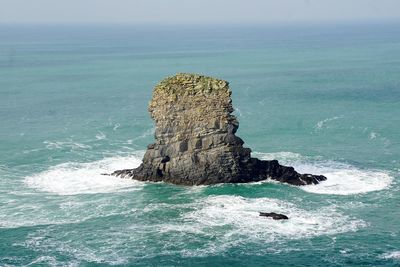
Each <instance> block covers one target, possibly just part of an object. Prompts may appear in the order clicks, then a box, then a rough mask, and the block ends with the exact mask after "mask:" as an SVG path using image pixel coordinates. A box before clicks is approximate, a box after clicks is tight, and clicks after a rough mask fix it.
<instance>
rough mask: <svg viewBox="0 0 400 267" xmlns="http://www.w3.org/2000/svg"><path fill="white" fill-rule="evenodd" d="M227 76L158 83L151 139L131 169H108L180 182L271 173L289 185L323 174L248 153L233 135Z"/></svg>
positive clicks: (320, 178)
mask: <svg viewBox="0 0 400 267" xmlns="http://www.w3.org/2000/svg"><path fill="white" fill-rule="evenodd" d="M230 96H231V91H230V90H229V87H228V82H226V81H223V80H218V79H213V78H210V77H205V76H200V75H195V74H178V75H176V76H173V77H169V78H167V79H165V80H163V81H162V82H161V83H160V84H158V85H157V86H156V87H155V89H154V92H153V98H152V100H151V102H150V105H149V111H150V113H151V116H152V118H153V119H154V121H155V123H156V131H155V139H156V142H155V143H154V144H151V145H149V146H148V149H147V151H146V153H145V155H144V158H143V163H142V164H141V165H140V166H139V167H138V168H136V169H126V170H118V171H115V172H113V173H112V175H115V176H118V177H123V178H132V179H136V180H140V181H154V182H159V181H165V182H169V183H174V184H182V185H201V184H206V185H207V184H217V183H247V182H256V181H261V180H266V179H272V180H276V181H279V182H283V183H288V184H292V185H307V184H317V183H319V182H320V181H323V180H326V177H324V176H322V175H311V174H299V173H298V172H296V171H295V170H294V169H293V168H292V167H286V166H282V165H280V164H279V163H278V161H276V160H271V161H266V160H259V159H256V158H252V157H251V155H250V153H251V150H250V149H249V148H245V147H243V143H244V142H243V140H242V139H241V138H239V137H237V136H236V135H235V133H236V131H237V129H238V127H239V123H238V121H237V119H236V117H235V116H234V115H232V114H231V113H232V112H233V107H232V100H231V97H230Z"/></svg>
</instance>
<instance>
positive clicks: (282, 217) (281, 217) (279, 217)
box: [260, 212, 289, 220]
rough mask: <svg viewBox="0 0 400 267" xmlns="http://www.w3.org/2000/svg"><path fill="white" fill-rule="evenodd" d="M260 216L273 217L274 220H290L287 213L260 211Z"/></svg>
mask: <svg viewBox="0 0 400 267" xmlns="http://www.w3.org/2000/svg"><path fill="white" fill-rule="evenodd" d="M260 216H263V217H271V218H272V219H274V220H288V219H289V217H288V216H286V215H285V214H280V213H275V212H260Z"/></svg>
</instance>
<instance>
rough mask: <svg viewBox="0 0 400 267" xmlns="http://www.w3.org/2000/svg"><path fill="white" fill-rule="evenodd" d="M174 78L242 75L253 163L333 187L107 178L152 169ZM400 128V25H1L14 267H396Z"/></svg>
mask: <svg viewBox="0 0 400 267" xmlns="http://www.w3.org/2000/svg"><path fill="white" fill-rule="evenodd" d="M177 72H195V73H201V74H205V75H209V76H215V77H218V78H221V79H225V80H228V81H229V82H230V87H231V90H232V91H233V104H234V106H235V108H236V111H235V114H236V115H237V117H238V119H239V122H240V128H239V131H238V135H239V136H240V137H241V138H242V139H244V140H245V145H246V146H247V147H250V148H252V150H253V155H255V156H258V157H261V158H276V159H278V160H280V161H281V162H282V163H285V164H289V165H293V166H294V167H295V168H296V169H298V170H299V171H301V172H312V173H316V174H324V175H326V176H327V177H328V181H326V182H324V183H321V184H320V185H318V186H306V187H302V188H298V187H292V186H288V185H282V184H276V183H269V182H264V183H253V184H245V185H217V186H201V187H182V186H174V185H168V184H163V183H157V184H152V183H141V182H136V181H130V180H121V179H118V178H113V177H107V176H101V175H99V174H100V173H103V172H110V171H112V170H115V169H120V168H130V167H134V166H137V165H138V164H140V160H141V157H142V155H143V152H144V150H145V148H146V145H147V144H148V143H151V142H152V140H153V131H154V128H153V123H152V121H151V119H150V117H149V114H148V113H147V104H148V102H149V100H150V98H151V94H152V88H153V87H154V86H155V85H156V84H157V82H159V81H160V80H162V79H163V78H164V77H166V76H169V75H174V74H175V73H177ZM399 132H400V24H396V23H386V24H383V23H382V24H357V25H350V24H340V25H333V24H331V25H286V26H282V25H281V26H277V25H276V26H208V27H195V26H191V27H189V26H187V27H172V26H157V27H156V26H39V25H36V26H10V25H9V26H4V25H3V26H0V206H1V208H0V266H21V265H33V266H36V265H45V266H47V265H53V266H65V265H71V266H77V265H143V266H149V265H163V266H175V265H186V266H195V265H199V266H205V265H207V266H208V265H214V266H218V265H228V264H229V265H231V266H243V265H248V266H266V265H269V266H290V265H293V266H399V265H400V241H399V240H400V239H399V235H400V227H399V223H398V222H399V219H400V209H399V208H400V195H399V191H400V186H399V179H400V161H399V158H400V134H399ZM259 211H275V212H281V213H285V214H287V215H288V216H289V217H290V220H288V221H285V222H281V221H271V220H266V219H265V218H261V217H259V216H258V212H259Z"/></svg>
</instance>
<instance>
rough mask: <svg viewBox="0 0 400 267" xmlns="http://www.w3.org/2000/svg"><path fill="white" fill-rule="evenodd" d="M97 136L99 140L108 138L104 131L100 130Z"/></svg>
mask: <svg viewBox="0 0 400 267" xmlns="http://www.w3.org/2000/svg"><path fill="white" fill-rule="evenodd" d="M95 137H96V139H97V140H104V139H106V138H107V135H105V134H104V133H103V132H98V133H97V134H96V136H95Z"/></svg>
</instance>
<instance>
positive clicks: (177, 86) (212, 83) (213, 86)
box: [154, 73, 229, 95]
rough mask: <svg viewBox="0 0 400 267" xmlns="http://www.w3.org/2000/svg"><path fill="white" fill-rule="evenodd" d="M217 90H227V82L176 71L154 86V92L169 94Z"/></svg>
mask: <svg viewBox="0 0 400 267" xmlns="http://www.w3.org/2000/svg"><path fill="white" fill-rule="evenodd" d="M219 90H225V91H228V90H229V87H228V82H227V81H224V80H220V79H216V78H212V77H208V76H203V75H199V74H190V73H178V74H176V75H174V76H171V77H167V78H165V79H164V80H162V81H161V82H160V83H159V84H158V85H156V87H155V88H154V92H155V93H161V92H162V93H166V94H169V95H182V94H197V93H208V94H209V93H212V92H216V91H219Z"/></svg>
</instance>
